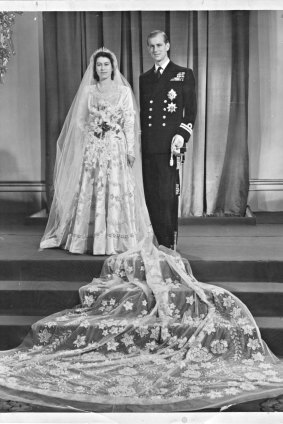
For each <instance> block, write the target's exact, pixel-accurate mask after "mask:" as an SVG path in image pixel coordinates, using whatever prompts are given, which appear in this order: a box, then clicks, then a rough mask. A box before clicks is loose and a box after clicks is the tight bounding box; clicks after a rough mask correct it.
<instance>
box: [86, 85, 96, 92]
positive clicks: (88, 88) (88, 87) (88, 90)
mask: <svg viewBox="0 0 283 424" xmlns="http://www.w3.org/2000/svg"><path fill="white" fill-rule="evenodd" d="M94 90H95V84H89V85H86V86H85V87H84V92H85V93H87V94H88V93H93V91H94Z"/></svg>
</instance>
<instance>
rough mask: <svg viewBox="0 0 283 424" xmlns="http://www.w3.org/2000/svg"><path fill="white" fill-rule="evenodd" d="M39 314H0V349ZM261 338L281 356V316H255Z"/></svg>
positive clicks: (20, 335) (20, 334) (17, 337)
mask: <svg viewBox="0 0 283 424" xmlns="http://www.w3.org/2000/svg"><path fill="white" fill-rule="evenodd" d="M41 318H42V317H40V316H0V350H6V349H12V348H14V347H16V346H18V345H19V344H20V343H21V342H22V341H23V339H24V337H25V336H26V334H27V333H28V331H29V329H30V326H31V325H32V324H33V323H34V322H36V321H38V320H39V319H41ZM255 320H256V322H257V324H258V326H259V328H260V331H261V335H262V338H263V339H264V340H265V342H266V343H267V345H268V346H269V348H270V350H271V351H272V352H273V353H274V354H275V355H277V356H283V317H272V318H268V317H255Z"/></svg>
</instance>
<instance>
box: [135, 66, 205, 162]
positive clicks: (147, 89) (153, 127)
mask: <svg viewBox="0 0 283 424" xmlns="http://www.w3.org/2000/svg"><path fill="white" fill-rule="evenodd" d="M154 70H155V67H154V66H153V68H151V69H150V70H149V71H147V72H145V73H144V74H142V75H141V76H140V109H141V130H142V150H143V154H145V155H147V154H149V155H151V154H165V153H167V154H170V151H171V141H172V138H173V136H174V135H175V134H180V135H182V136H183V137H184V140H185V142H187V141H188V140H189V138H190V135H191V133H192V130H193V126H194V122H195V118H196V109H197V107H196V93H195V79H194V75H193V72H192V70H191V69H188V68H184V67H181V66H178V65H176V64H175V63H173V62H171V61H170V62H169V63H168V65H167V66H166V68H165V70H164V71H163V73H162V75H161V77H160V78H159V79H158V80H157V77H156V74H155V72H154Z"/></svg>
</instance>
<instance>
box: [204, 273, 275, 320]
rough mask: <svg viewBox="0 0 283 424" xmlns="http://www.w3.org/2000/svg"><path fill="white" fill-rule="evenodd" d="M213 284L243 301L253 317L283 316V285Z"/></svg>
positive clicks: (250, 283) (232, 282)
mask: <svg viewBox="0 0 283 424" xmlns="http://www.w3.org/2000/svg"><path fill="white" fill-rule="evenodd" d="M211 284H214V285H216V286H219V287H222V288H224V289H226V290H228V291H230V292H232V293H233V294H234V295H235V296H237V297H238V298H239V299H241V301H242V302H243V303H244V304H245V305H246V306H247V307H248V308H249V310H250V311H251V313H252V314H253V315H257V316H263V317H272V316H278V317H279V316H283V284H282V283H270V282H267V283H266V282H265V283H263V282H258V283H256V282H235V281H229V282H219V281H214V282H212V283H211Z"/></svg>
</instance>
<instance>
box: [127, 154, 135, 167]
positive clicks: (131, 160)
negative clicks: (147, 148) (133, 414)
mask: <svg viewBox="0 0 283 424" xmlns="http://www.w3.org/2000/svg"><path fill="white" fill-rule="evenodd" d="M127 161H128V165H130V167H131V168H132V167H133V164H134V162H135V158H134V156H131V155H127Z"/></svg>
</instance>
